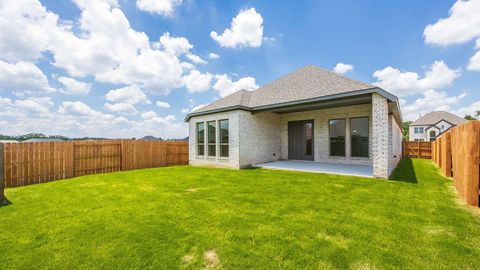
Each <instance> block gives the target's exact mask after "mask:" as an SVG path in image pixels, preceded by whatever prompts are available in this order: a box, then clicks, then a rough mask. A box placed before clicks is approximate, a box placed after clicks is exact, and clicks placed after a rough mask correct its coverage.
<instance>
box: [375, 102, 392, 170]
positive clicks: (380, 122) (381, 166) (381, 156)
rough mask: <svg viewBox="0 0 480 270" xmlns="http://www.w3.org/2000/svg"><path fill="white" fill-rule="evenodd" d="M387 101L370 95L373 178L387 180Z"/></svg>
mask: <svg viewBox="0 0 480 270" xmlns="http://www.w3.org/2000/svg"><path fill="white" fill-rule="evenodd" d="M388 126H389V125H388V104H387V99H386V98H384V97H383V96H381V95H379V94H377V93H374V94H372V151H373V153H372V154H373V176H374V177H379V178H388V176H389V174H388V172H389V168H388V167H389V166H388V164H389V147H388V146H389V145H388V141H389V140H388V139H389V127H388Z"/></svg>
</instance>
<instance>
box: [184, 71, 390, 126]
mask: <svg viewBox="0 0 480 270" xmlns="http://www.w3.org/2000/svg"><path fill="white" fill-rule="evenodd" d="M374 88H376V89H378V87H376V86H374V85H371V84H368V83H363V82H360V81H356V80H353V79H350V78H347V77H344V76H341V75H338V74H336V73H334V72H331V71H328V70H324V69H321V68H318V67H315V66H312V65H308V66H305V67H302V68H300V69H298V70H296V71H294V72H292V73H289V74H287V75H285V76H283V77H281V78H279V79H277V80H275V81H273V82H271V83H268V84H266V85H264V86H262V87H260V88H258V89H257V90H254V91H247V90H239V91H237V92H235V93H233V94H231V95H229V96H226V97H224V98H221V99H219V100H217V101H215V102H213V103H210V104H208V105H207V106H204V107H202V108H200V109H198V110H195V111H193V112H191V113H190V114H189V115H191V114H198V113H203V112H205V113H208V112H209V111H218V110H223V109H225V108H232V107H233V108H239V107H240V108H244V109H255V108H258V107H262V106H270V105H276V104H283V103H289V102H294V101H295V102H297V101H302V100H309V99H312V98H319V97H325V96H330V95H336V94H343V93H349V92H355V91H360V90H367V89H374ZM382 91H383V90H382ZM188 118H189V116H188V115H187V119H188Z"/></svg>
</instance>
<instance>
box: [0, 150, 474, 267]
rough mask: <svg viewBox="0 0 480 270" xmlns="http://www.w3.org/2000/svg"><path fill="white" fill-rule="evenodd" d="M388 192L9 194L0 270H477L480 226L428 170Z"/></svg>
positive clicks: (172, 184) (375, 187)
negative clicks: (208, 269)
mask: <svg viewBox="0 0 480 270" xmlns="http://www.w3.org/2000/svg"><path fill="white" fill-rule="evenodd" d="M393 178H394V180H390V181H386V180H378V179H368V178H360V177H347V176H337V175H327V174H312V173H301V172H286V171H270V170H262V169H255V170H241V171H235V170H225V169H209V168H196V167H188V166H185V167H170V168H158V169H148V170H138V171H128V172H119V173H112V174H103V175H90V176H84V177H79V178H75V179H70V180H65V181H57V182H52V183H47V184H40V185H34V186H28V187H21V188H14V189H7V190H6V195H7V197H8V199H9V200H10V201H11V204H10V205H7V206H4V207H1V208H0V269H16V268H18V269H32V268H35V269H42V268H62V269H71V268H82V269H85V268H115V269H130V268H141V269H145V268H151V269H176V268H180V269H198V268H205V267H206V268H223V269H245V268H256V269H272V268H283V269H298V268H307V269H392V268H402V269H474V268H478V267H480V264H479V262H478V258H479V257H480V216H478V215H476V214H475V213H474V212H472V210H471V209H467V208H466V207H463V206H459V205H458V204H457V203H456V200H457V197H456V195H455V193H454V192H453V189H452V182H451V180H448V179H446V178H444V177H442V176H441V175H440V174H439V171H438V170H437V169H436V168H435V167H434V165H433V164H432V163H431V162H430V161H427V160H415V159H414V160H409V159H404V160H402V161H401V163H400V165H399V167H398V169H397V170H396V172H395V173H394V175H393Z"/></svg>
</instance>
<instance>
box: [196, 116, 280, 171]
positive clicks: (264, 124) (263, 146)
mask: <svg viewBox="0 0 480 270" xmlns="http://www.w3.org/2000/svg"><path fill="white" fill-rule="evenodd" d="M222 119H228V120H229V157H228V158H219V157H218V156H219V155H218V151H219V147H218V144H217V157H208V156H201V157H199V156H197V150H196V141H197V139H196V123H197V122H207V121H212V120H217V121H218V120H222ZM278 121H279V115H278V114H274V113H270V112H264V113H256V114H252V113H250V112H247V111H242V110H235V111H230V112H225V113H217V114H211V115H206V116H196V117H192V118H191V119H190V121H189V150H190V153H189V161H190V164H191V165H202V166H205V165H206V166H208V165H211V166H216V167H219V166H220V167H223V166H225V167H233V168H243V167H248V166H250V165H252V164H257V163H263V162H268V161H273V160H278V158H279V155H280V132H279V125H278ZM205 128H206V126H205ZM206 133H207V129H205V134H206ZM217 133H218V132H217ZM205 141H207V139H206V138H205ZM218 141H219V140H218V138H217V142H218ZM240 145H241V147H240ZM205 153H207V144H205Z"/></svg>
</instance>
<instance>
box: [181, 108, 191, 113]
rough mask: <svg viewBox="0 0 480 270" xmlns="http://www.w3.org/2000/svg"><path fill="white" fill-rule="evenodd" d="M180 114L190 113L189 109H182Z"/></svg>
mask: <svg viewBox="0 0 480 270" xmlns="http://www.w3.org/2000/svg"><path fill="white" fill-rule="evenodd" d="M181 112H182V113H188V112H190V108H183V109H182V110H181Z"/></svg>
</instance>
